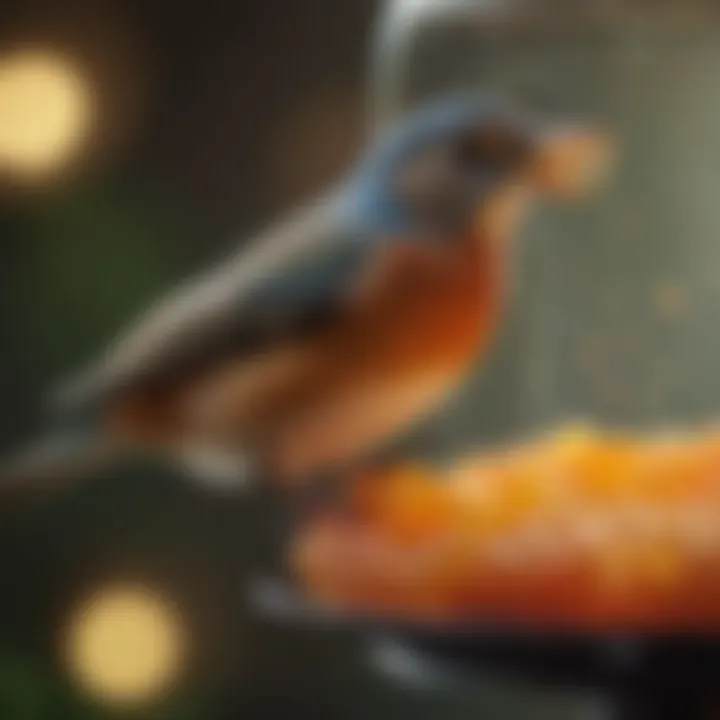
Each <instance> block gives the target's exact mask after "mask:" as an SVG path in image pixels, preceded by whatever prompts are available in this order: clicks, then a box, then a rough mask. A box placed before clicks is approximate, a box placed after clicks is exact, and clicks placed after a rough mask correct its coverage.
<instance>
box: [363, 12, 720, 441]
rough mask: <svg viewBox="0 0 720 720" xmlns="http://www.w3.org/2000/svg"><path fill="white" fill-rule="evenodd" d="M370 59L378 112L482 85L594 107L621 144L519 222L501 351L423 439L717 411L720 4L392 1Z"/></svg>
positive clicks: (706, 416)
mask: <svg viewBox="0 0 720 720" xmlns="http://www.w3.org/2000/svg"><path fill="white" fill-rule="evenodd" d="M375 61H376V62H375V74H374V87H373V93H374V94H373V99H374V109H375V111H376V112H377V114H378V118H379V119H380V120H384V119H385V118H387V117H388V116H391V115H393V114H395V113H396V112H398V111H399V110H400V109H402V108H405V107H407V106H411V105H413V104H415V103H418V102H420V101H423V100H425V99H427V98H430V97H432V96H434V95H437V94H441V93H447V92H448V91H450V90H456V89H459V88H472V89H481V88H486V89H489V90H491V91H493V92H499V93H503V94H508V95H511V96H513V97H517V98H518V99H519V100H520V101H521V102H523V103H524V104H525V105H526V106H529V107H530V108H531V109H533V110H540V111H547V112H551V113H552V112H557V113H559V114H561V115H562V116H566V115H568V114H569V115H570V116H571V117H573V116H577V115H588V114H589V115H591V116H592V117H593V118H594V119H597V120H599V121H601V122H603V123H605V125H606V126H607V128H608V129H609V130H610V132H611V133H612V134H613V135H614V137H615V140H616V142H617V145H618V148H619V160H618V167H617V170H616V173H615V176H614V177H613V178H612V181H611V183H610V184H609V186H608V187H607V188H606V189H605V190H604V191H603V192H602V193H600V194H599V195H598V196H596V197H595V198H593V199H591V200H590V201H588V202H583V203H582V204H579V205H576V206H572V207H567V206H563V207H544V208H541V209H540V210H539V212H538V213H537V214H536V215H535V216H534V218H533V219H532V220H531V221H530V222H529V223H528V226H527V228H526V230H525V242H523V243H522V248H523V249H522V253H521V256H522V257H521V260H520V268H519V272H518V274H517V282H516V287H515V293H514V298H513V300H512V309H511V310H510V312H509V314H508V316H507V322H506V323H505V327H504V329H503V331H502V333H501V337H500V339H499V342H498V344H497V346H496V349H495V351H494V357H493V358H492V359H491V361H490V363H489V365H487V364H486V367H485V370H484V372H481V373H480V374H479V375H478V377H477V378H476V380H474V381H473V383H471V385H472V387H471V389H470V392H468V393H463V396H464V399H463V400H462V402H461V403H460V407H459V408H457V407H456V408H454V409H453V410H452V411H451V412H449V413H448V415H447V417H445V418H443V419H442V421H441V422H439V423H438V425H437V426H436V428H434V429H433V431H432V432H431V433H429V436H428V438H429V439H430V440H431V441H435V445H434V446H435V447H439V448H441V449H443V448H449V447H452V448H453V449H454V450H457V442H458V438H459V439H460V440H461V441H462V440H466V441H468V442H473V443H474V442H477V441H478V440H481V439H483V438H484V437H497V436H504V435H506V434H513V435H515V434H517V432H518V431H523V430H527V429H533V430H535V429H538V428H541V427H543V426H545V425H548V424H555V423H558V422H562V421H565V420H567V419H568V418H577V417H582V418H588V419H591V420H592V421H595V422H599V423H601V424H603V425H608V424H612V425H621V426H624V427H657V426H658V425H661V426H665V425H668V424H671V425H674V424H681V425H686V424H688V423H696V422H711V421H713V420H720V332H718V325H720V3H717V2H712V1H702V0H514V1H513V0H464V1H463V0H435V1H433V0H397V1H396V2H394V3H390V4H389V5H388V6H387V7H386V11H385V15H384V18H383V20H382V23H381V25H380V28H379V33H378V42H377V46H376V56H375Z"/></svg>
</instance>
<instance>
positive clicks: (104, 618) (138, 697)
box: [65, 585, 188, 704]
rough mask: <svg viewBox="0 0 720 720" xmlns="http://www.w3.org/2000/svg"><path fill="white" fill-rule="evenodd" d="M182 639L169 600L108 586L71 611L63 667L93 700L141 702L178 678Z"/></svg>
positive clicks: (183, 656)
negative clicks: (65, 665)
mask: <svg viewBox="0 0 720 720" xmlns="http://www.w3.org/2000/svg"><path fill="white" fill-rule="evenodd" d="M187 639H188V638H187V628H186V627H185V625H184V623H183V619H182V617H181V615H180V613H179V611H178V609H177V607H176V606H175V604H174V603H172V602H171V600H170V599H169V598H167V597H165V596H164V595H163V594H161V593H160V592H158V591H157V590H155V589H152V588H149V587H145V586H141V585H138V586H134V587H133V586H115V587H111V586H109V587H105V588H102V589H100V590H98V591H96V592H94V593H93V594H91V595H90V596H89V598H88V599H87V600H86V601H85V602H83V603H81V604H80V605H79V606H78V607H76V608H75V610H74V612H73V613H72V615H71V618H70V621H69V624H68V626H67V635H66V638H65V641H66V648H65V659H66V662H67V665H68V668H67V669H68V671H69V674H70V676H71V677H72V679H73V680H74V682H76V683H77V684H78V685H79V686H80V688H81V689H82V690H83V691H84V692H86V693H88V694H90V695H91V696H93V697H95V698H96V699H97V700H100V701H104V702H107V703H111V704H117V703H121V704H137V703H146V702H150V701H152V700H154V699H156V698H158V697H159V696H162V695H163V694H165V693H166V692H168V691H169V690H170V689H171V688H172V686H173V685H174V683H175V682H176V681H177V680H178V678H179V676H180V675H181V673H182V671H183V669H184V665H185V660H186V655H187Z"/></svg>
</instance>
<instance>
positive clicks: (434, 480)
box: [292, 428, 720, 630]
mask: <svg viewBox="0 0 720 720" xmlns="http://www.w3.org/2000/svg"><path fill="white" fill-rule="evenodd" d="M349 505H350V507H349V508H347V507H343V508H338V509H337V512H336V513H335V512H334V511H331V512H330V513H329V514H325V515H324V516H323V517H322V518H316V519H315V520H314V521H311V522H310V523H308V525H306V526H305V527H304V528H302V529H301V531H300V533H299V535H298V537H297V538H296V541H295V544H294V547H293V554H292V565H293V568H294V570H295V573H296V575H297V577H298V578H299V579H300V581H301V583H302V584H303V586H304V587H305V588H306V589H307V590H308V592H309V593H310V594H312V595H314V596H315V597H317V598H318V599H320V600H323V601H325V602H330V603H333V604H335V605H339V606H342V607H345V608H348V609H353V610H362V611H366V612H367V611H370V612H378V613H386V614H396V615H397V614H402V615H405V616H415V617H419V618H436V617H443V618H456V619H472V618H480V619H498V620H513V621H522V622H535V623H540V624H546V625H547V624H551V625H571V626H578V625H581V626H583V627H588V626H592V627H600V628H610V627H613V628H638V627H640V628H660V629H682V630H693V629H703V628H707V627H708V626H712V627H716V628H720V432H710V431H707V432H704V433H699V434H696V435H693V436H679V435H677V434H673V435H670V434H666V435H656V436H653V437H644V438H631V437H626V436H620V435H618V434H611V433H601V432H599V431H596V430H593V429H591V428H569V429H565V430H562V431H560V432H558V433H555V434H554V435H551V436H548V437H545V438H542V439H540V440H536V441H534V442H531V443H527V444H525V445H522V446H518V447H516V448H510V449H506V450H504V451H501V452H498V451H494V452H492V453H486V454H479V455H477V456H474V457H469V458H465V459H464V460H463V461H462V462H461V463H459V464H457V465H456V466H454V467H451V468H447V469H444V470H440V469H433V468H430V467H425V466H403V467H397V468H390V469H387V470H385V471H381V472H377V473H375V474H373V475H372V476H370V477H364V478H362V479H361V480H360V481H359V482H358V483H357V487H356V490H355V492H354V494H353V496H352V498H351V499H350V501H349ZM348 510H350V512H348Z"/></svg>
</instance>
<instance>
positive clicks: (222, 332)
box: [54, 203, 378, 412]
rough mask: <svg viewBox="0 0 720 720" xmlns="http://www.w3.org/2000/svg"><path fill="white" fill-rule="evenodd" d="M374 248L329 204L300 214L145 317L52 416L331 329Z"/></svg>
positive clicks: (70, 389)
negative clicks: (344, 300) (317, 331)
mask: <svg viewBox="0 0 720 720" xmlns="http://www.w3.org/2000/svg"><path fill="white" fill-rule="evenodd" d="M377 242H378V241H377V240H374V239H372V238H370V237H366V236H363V235H362V234H361V233H359V232H358V231H357V229H356V228H354V227H353V226H349V225H348V223H347V221H346V218H345V217H344V216H343V215H342V214H338V212H337V206H336V205H333V204H331V203H321V204H319V205H318V206H315V207H314V208H311V209H310V210H306V211H304V212H302V213H300V215H299V216H297V217H295V218H293V219H291V220H290V221H289V222H286V223H284V224H283V225H281V226H280V227H279V228H275V229H272V230H271V231H270V232H269V233H267V234H266V235H265V236H264V237H263V238H261V240H260V241H259V242H257V243H255V244H254V245H253V246H251V248H250V249H249V250H244V251H240V252H239V254H238V255H237V256H236V257H234V258H231V259H230V260H229V261H226V262H224V263H221V264H220V265H219V266H218V267H217V268H216V269H214V270H212V271H210V272H208V273H206V274H204V275H202V276H201V277H200V278H198V279H195V280H193V281H191V282H189V283H185V284H184V285H182V286H181V287H180V288H179V289H178V290H177V291H176V292H174V293H173V294H172V295H170V296H169V297H167V298H166V299H164V300H163V301H161V302H160V303H158V305H156V306H155V307H154V308H151V309H150V311H149V312H148V313H147V314H146V315H145V316H144V317H143V318H141V319H140V322H138V323H136V324H135V325H134V326H133V327H132V328H131V329H130V331H129V332H127V333H125V334H124V335H122V336H121V337H120V339H119V340H118V341H117V342H116V343H115V344H114V346H113V347H112V348H111V351H110V352H109V353H108V354H107V355H106V356H105V357H103V358H102V359H101V360H100V362H97V363H96V364H95V365H94V366H91V367H90V368H89V369H88V370H86V371H85V372H83V373H81V374H80V375H78V376H77V377H76V378H74V379H73V380H72V381H71V382H69V383H66V384H65V385H64V386H61V388H60V392H59V393H58V394H57V396H56V397H55V398H54V401H55V402H54V407H55V409H61V410H62V411H64V412H68V411H71V412H76V411H81V412H82V411H84V410H87V409H92V408H94V407H97V406H98V405H102V404H103V403H104V402H105V401H107V400H108V399H110V398H112V397H114V396H116V395H118V394H121V393H123V392H126V391H132V390H133V388H143V387H148V386H153V384H156V383H163V382H166V381H172V380H175V379H181V378H182V376H183V375H184V374H186V373H188V372H190V371H192V370H194V369H197V368H202V367H204V366H212V363H214V362H218V361H220V362H221V361H222V359H223V357H224V356H228V357H236V358H242V357H245V356H249V355H251V354H254V353H258V352H262V351H263V350H264V349H267V348H268V347H269V346H272V345H274V344H279V343H282V342H286V341H287V340H289V339H291V338H294V337H297V336H300V335H302V334H303V333H310V332H313V331H316V330H318V329H320V328H321V327H323V326H327V325H328V324H331V323H332V321H333V319H334V318H335V317H336V316H337V314H338V312H339V311H340V310H341V307H342V304H343V297H344V295H345V294H346V293H347V292H348V290H349V289H350V288H351V287H352V286H353V283H354V281H355V279H356V278H359V277H360V275H361V274H362V272H363V269H364V268H365V267H366V265H367V263H368V262H369V261H370V260H371V258H372V255H373V249H374V247H375V246H376V245H377Z"/></svg>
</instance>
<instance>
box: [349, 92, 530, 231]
mask: <svg viewBox="0 0 720 720" xmlns="http://www.w3.org/2000/svg"><path fill="white" fill-rule="evenodd" d="M533 147H534V138H533V131H532V129H531V128H530V127H529V123H527V122H525V121H524V120H523V119H522V118H521V116H520V115H519V113H517V112H513V111H512V110H511V109H510V108H508V107H506V106H502V105H501V104H500V103H498V102H495V101H491V100H488V99H485V100H478V99H474V98H473V99H470V98H452V99H445V100H443V101H440V102H437V103H434V104H432V105H430V106H427V107H424V108H422V109H421V110H419V111H417V112H415V113H414V114H411V115H410V116H408V117H406V118H404V119H403V120H401V121H400V123H399V124H398V125H397V126H395V127H392V128H391V129H390V130H389V131H388V132H387V133H385V134H384V135H383V136H382V137H381V138H380V139H379V141H378V142H377V144H376V145H375V146H374V147H372V148H371V149H370V150H369V151H368V152H367V153H366V155H365V156H364V157H363V158H362V161H361V163H360V165H359V167H358V168H357V169H356V171H355V173H354V174H353V175H352V176H351V178H350V181H349V183H348V185H347V195H346V197H347V199H348V202H349V203H350V206H351V208H352V212H353V213H354V215H355V218H356V219H357V222H358V223H359V224H361V225H364V226H365V227H366V228H367V229H368V230H372V231H375V232H380V233H383V232H386V233H392V234H396V233H418V232H420V233H423V234H432V235H438V234H439V235H446V234H448V233H454V232H456V231H457V230H459V229H462V228H463V226H464V225H466V224H468V223H470V222H471V221H472V218H473V217H474V215H475V214H476V213H477V210H478V206H479V205H480V204H481V203H482V201H483V198H485V197H487V196H488V195H489V194H490V193H492V191H493V190H494V189H495V188H497V187H498V185H499V184H501V183H502V182H504V181H509V180H511V179H512V177H513V176H514V175H515V174H517V173H519V172H520V171H521V169H522V168H523V167H524V166H526V164H527V163H528V161H529V159H530V157H531V156H532V154H533Z"/></svg>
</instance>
